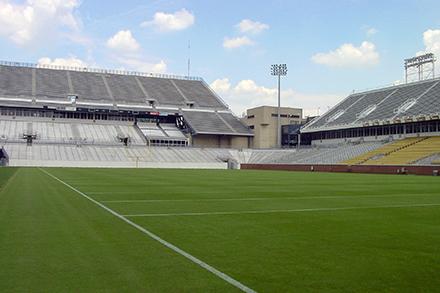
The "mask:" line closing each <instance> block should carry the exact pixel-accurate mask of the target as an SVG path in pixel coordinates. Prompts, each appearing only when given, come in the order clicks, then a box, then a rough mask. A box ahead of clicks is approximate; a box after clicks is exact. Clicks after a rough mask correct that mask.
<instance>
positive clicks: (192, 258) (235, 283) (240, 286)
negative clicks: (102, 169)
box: [39, 169, 256, 293]
mask: <svg viewBox="0 0 440 293" xmlns="http://www.w3.org/2000/svg"><path fill="white" fill-rule="evenodd" d="M39 170H40V171H42V172H43V173H45V174H46V175H48V176H49V177H51V178H53V179H55V180H56V181H58V182H60V183H62V184H63V185H65V186H67V187H68V188H70V189H71V190H73V191H75V192H76V193H78V194H79V195H81V196H82V197H84V198H86V199H87V200H89V201H91V202H92V203H94V204H95V205H97V206H99V207H100V208H102V209H104V210H105V211H107V212H109V213H110V214H112V215H113V216H115V217H117V218H119V219H121V220H122V221H124V222H125V223H127V224H129V225H130V226H132V227H134V228H136V229H137V230H139V231H141V232H142V233H144V234H146V235H148V236H149V237H150V238H152V239H154V240H156V241H158V242H159V243H161V244H162V245H164V246H166V247H168V248H169V249H171V250H173V251H174V252H176V253H178V254H180V255H182V256H183V257H186V258H187V259H189V260H190V261H192V262H193V263H195V264H197V265H199V266H200V267H202V268H204V269H205V270H207V271H209V272H211V273H213V274H214V275H216V276H217V277H219V278H221V279H223V280H224V281H226V282H228V283H229V284H231V285H232V286H235V287H236V288H238V289H240V290H241V291H243V292H248V293H255V292H256V291H254V290H252V289H251V288H249V287H247V286H245V285H243V284H242V283H240V282H239V281H237V280H235V279H234V278H232V277H230V276H228V275H227V274H225V273H223V272H221V271H219V270H217V269H216V268H214V267H212V266H210V265H209V264H207V263H205V262H203V261H201V260H200V259H198V258H196V257H195V256H193V255H191V254H189V253H188V252H186V251H184V250H182V249H180V248H179V247H177V246H175V245H173V244H171V243H169V242H168V241H166V240H164V239H162V238H160V237H159V236H157V235H156V234H154V233H152V232H150V231H149V230H147V229H145V228H144V227H142V226H140V225H138V224H136V223H134V222H132V221H130V220H129V219H127V218H126V217H125V216H123V215H121V214H119V213H117V212H115V211H114V210H112V209H110V208H108V207H106V206H105V205H103V204H102V203H100V202H98V201H96V200H94V199H93V198H91V197H89V196H88V195H87V194H85V193H83V192H81V191H80V190H78V189H76V188H75V187H73V186H71V185H69V184H68V183H66V182H64V181H63V180H61V179H59V178H58V177H56V176H54V175H52V174H51V173H49V172H47V171H46V170H43V169H39Z"/></svg>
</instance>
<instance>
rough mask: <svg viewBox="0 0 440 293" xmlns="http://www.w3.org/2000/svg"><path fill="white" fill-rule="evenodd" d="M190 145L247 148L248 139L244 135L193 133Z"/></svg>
mask: <svg viewBox="0 0 440 293" xmlns="http://www.w3.org/2000/svg"><path fill="white" fill-rule="evenodd" d="M192 145H193V146H195V147H210V148H237V149H239V148H248V147H249V139H248V137H246V136H226V135H204V134H203V135H194V136H193V137H192Z"/></svg>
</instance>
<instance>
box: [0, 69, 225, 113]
mask: <svg viewBox="0 0 440 293" xmlns="http://www.w3.org/2000/svg"><path fill="white" fill-rule="evenodd" d="M0 72H1V74H0V94H1V95H4V96H11V97H17V96H26V97H33V96H36V97H40V98H48V99H53V100H58V101H66V100H67V96H68V95H69V94H70V95H77V96H78V101H90V102H102V103H111V104H113V103H114V102H115V101H118V103H127V104H138V105H139V104H141V105H146V104H147V103H148V101H150V100H151V101H155V104H156V105H165V106H167V105H168V106H186V105H187V104H188V103H189V102H192V103H193V104H194V106H195V107H196V108H197V107H200V108H211V109H222V110H227V106H226V105H225V104H224V103H223V102H222V101H221V100H220V99H219V98H218V97H217V96H216V95H215V93H213V92H212V91H211V90H210V89H209V87H208V86H207V85H206V84H205V83H204V82H203V81H202V80H199V79H197V80H190V79H183V78H177V77H176V78H160V77H148V76H135V75H123V74H106V73H105V72H103V73H97V72H87V71H86V70H83V71H80V70H53V69H45V68H38V67H35V68H30V67H21V66H5V65H0Z"/></svg>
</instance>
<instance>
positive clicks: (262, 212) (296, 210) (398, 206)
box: [123, 203, 440, 218]
mask: <svg viewBox="0 0 440 293" xmlns="http://www.w3.org/2000/svg"><path fill="white" fill-rule="evenodd" d="M438 206H440V203H421V204H406V205H384V206H366V207H338V208H310V209H292V210H262V211H236V212H198V213H197V212H196V213H168V214H159V213H157V214H133V215H123V216H124V217H129V218H136V217H175V216H216V215H245V214H274V213H304V212H334V211H346V210H364V209H367V210H370V209H393V208H420V207H438Z"/></svg>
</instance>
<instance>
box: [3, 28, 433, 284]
mask: <svg viewBox="0 0 440 293" xmlns="http://www.w3.org/2000/svg"><path fill="white" fill-rule="evenodd" d="M0 33H1V31H0ZM434 62H435V57H434V55H433V54H426V55H420V56H418V57H415V58H411V59H407V60H406V61H405V66H407V67H408V68H409V67H417V68H422V67H423V66H426V64H427V63H432V65H433V64H434ZM405 68H406V67H405ZM408 68H406V69H408ZM188 71H189V70H188ZM422 73H423V72H422V71H419V79H418V80H416V81H406V82H404V83H399V84H395V85H392V86H385V87H380V88H376V89H372V90H366V91H355V92H353V93H351V94H349V95H347V96H346V97H343V98H340V99H339V101H338V103H337V104H336V105H334V106H333V107H331V108H330V109H329V110H328V111H326V112H325V113H324V114H323V115H320V116H317V117H315V118H313V119H308V120H307V121H306V120H305V119H303V117H299V116H298V117H296V115H297V114H281V113H280V111H281V110H280V106H278V113H276V114H274V113H272V112H270V111H272V108H271V109H270V110H269V112H267V115H268V116H269V117H270V119H272V120H271V121H278V124H277V128H276V132H277V133H276V134H274V133H269V134H267V135H270V137H271V138H275V137H276V138H277V139H279V140H281V134H282V133H281V127H282V126H284V127H286V129H287V128H288V127H287V126H294V127H292V129H293V131H292V133H291V134H289V135H291V136H292V137H293V138H291V137H290V138H289V139H288V141H287V143H286V144H285V145H284V147H279V146H278V147H274V148H257V147H255V146H256V145H257V144H256V140H257V131H256V130H255V127H258V126H260V127H263V128H264V127H266V126H267V125H269V123H268V122H267V121H266V120H264V119H265V118H264V119H263V120H261V121H260V120H259V121H257V118H256V117H255V116H254V115H253V114H252V115H250V114H248V115H247V116H245V117H238V116H237V115H236V114H235V113H234V112H233V110H232V109H231V107H230V106H229V105H228V104H227V103H226V102H225V101H224V99H223V98H222V97H221V95H220V94H219V93H217V92H216V91H215V90H214V89H213V88H212V86H210V85H209V84H208V83H207V82H205V80H204V79H203V78H201V77H192V76H190V75H189V74H188V75H186V76H180V75H171V74H160V73H146V72H139V71H127V70H116V69H97V68H89V67H74V66H64V65H47V64H41V63H38V64H33V63H21V62H14V61H1V62H0V146H1V149H0V225H1V227H2V229H0V266H1V267H2V269H1V270H0V291H2V292H34V291H35V292H72V291H73V292H437V291H439V289H438V288H440V278H438V272H439V271H440V251H439V244H440V225H439V224H440V223H439V219H440V217H439V216H440V194H439V190H440V183H439V177H438V175H439V170H440V78H435V76H434V67H433V69H432V74H431V75H430V76H429V77H428V78H422V77H423V74H422ZM280 75H281V74H279V75H278V78H280ZM316 86H319V85H318V84H317V85H316ZM278 93H280V90H279V89H278ZM274 109H275V108H274ZM296 110H297V109H296ZM248 113H249V112H248ZM292 113H293V112H292ZM294 113H297V112H294ZM301 113H302V112H301ZM282 115H284V118H286V119H287V120H289V121H290V120H291V119H293V118H295V119H296V120H295V121H294V122H295V123H290V124H289V125H281V124H280V121H281V120H280V119H281V117H282ZM277 119H278V120H277ZM291 121H293V120H291ZM298 121H304V124H301V125H299V124H297V122H298ZM289 131H290V130H289ZM258 135H261V134H258ZM258 139H259V138H258Z"/></svg>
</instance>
